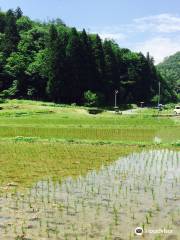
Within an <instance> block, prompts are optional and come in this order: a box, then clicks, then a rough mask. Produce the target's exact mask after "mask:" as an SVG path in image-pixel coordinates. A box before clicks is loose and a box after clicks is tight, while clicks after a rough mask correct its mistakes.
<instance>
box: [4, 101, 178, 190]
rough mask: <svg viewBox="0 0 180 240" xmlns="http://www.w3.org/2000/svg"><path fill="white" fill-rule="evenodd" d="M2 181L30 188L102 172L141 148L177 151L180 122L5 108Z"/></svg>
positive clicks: (38, 105) (43, 107)
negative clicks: (105, 166)
mask: <svg viewBox="0 0 180 240" xmlns="http://www.w3.org/2000/svg"><path fill="white" fill-rule="evenodd" d="M0 107H1V108H2V109H1V111H0V164H1V168H0V181H1V185H6V184H7V183H9V182H11V181H13V182H17V183H18V184H19V185H21V186H25V185H29V184H31V183H32V182H34V181H37V180H38V179H42V178H43V177H47V176H50V177H54V178H58V179H61V178H62V177H65V176H69V175H71V176H76V175H79V174H85V173H86V172H87V171H88V170H91V169H94V168H96V169H98V168H100V167H101V166H102V165H103V164H108V163H110V162H111V161H113V160H115V159H117V158H118V157H119V156H122V155H126V154H129V153H130V152H135V151H139V150H141V149H142V147H150V148H154V147H157V146H158V147H161V146H162V147H174V148H178V140H179V139H180V131H179V130H180V124H179V120H178V118H172V119H171V118H154V117H152V116H147V115H144V114H138V115H131V116H125V115H124V116H123V115H115V114H114V113H110V112H103V113H101V114H98V115H90V114H88V111H87V109H86V108H83V107H73V106H72V107H71V106H61V105H56V104H52V103H43V102H33V101H23V100H22V101H17V100H13V101H7V102H6V103H4V104H1V106H0Z"/></svg>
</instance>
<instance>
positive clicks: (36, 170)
mask: <svg viewBox="0 0 180 240" xmlns="http://www.w3.org/2000/svg"><path fill="white" fill-rule="evenodd" d="M140 149H141V148H140V147H138V146H131V147H129V146H119V145H92V144H64V143H49V142H47V143H26V142H21V143H12V142H8V143H7V142H4V143H3V142H1V143H0V165H1V168H0V181H1V184H0V185H3V186H5V185H6V184H7V183H9V182H11V181H13V182H16V183H18V184H19V185H20V186H21V187H22V186H23V187H24V186H28V185H31V184H32V183H33V182H36V181H38V180H39V179H43V178H46V177H52V178H54V179H58V180H61V179H62V178H64V177H66V176H78V175H84V174H85V173H87V171H89V170H92V169H98V168H100V167H101V166H102V165H107V164H109V163H111V162H112V161H113V160H115V159H117V158H118V157H120V156H124V155H127V154H129V153H131V152H132V151H139V150H140Z"/></svg>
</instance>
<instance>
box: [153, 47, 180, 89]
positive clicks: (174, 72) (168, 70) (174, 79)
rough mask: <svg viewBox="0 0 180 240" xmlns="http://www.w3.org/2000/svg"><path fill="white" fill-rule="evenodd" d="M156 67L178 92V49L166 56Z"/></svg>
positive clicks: (179, 56) (179, 84)
mask: <svg viewBox="0 0 180 240" xmlns="http://www.w3.org/2000/svg"><path fill="white" fill-rule="evenodd" d="M157 68H158V70H159V71H160V72H161V74H162V76H163V77H164V79H165V80H166V81H167V83H168V84H170V85H172V87H173V89H174V90H175V91H176V93H180V51H179V52H177V53H176V54H174V55H172V56H170V57H168V58H166V59H165V60H164V61H163V62H162V63H160V64H158V65H157Z"/></svg>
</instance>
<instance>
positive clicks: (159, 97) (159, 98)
mask: <svg viewBox="0 0 180 240" xmlns="http://www.w3.org/2000/svg"><path fill="white" fill-rule="evenodd" d="M160 100H161V82H159V96H158V106H159V104H160Z"/></svg>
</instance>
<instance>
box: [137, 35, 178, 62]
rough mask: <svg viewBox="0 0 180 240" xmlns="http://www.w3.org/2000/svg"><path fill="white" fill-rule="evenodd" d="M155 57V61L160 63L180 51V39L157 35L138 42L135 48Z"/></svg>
mask: <svg viewBox="0 0 180 240" xmlns="http://www.w3.org/2000/svg"><path fill="white" fill-rule="evenodd" d="M134 50H135V51H141V52H142V53H144V54H146V53H147V52H150V55H151V56H153V57H154V59H155V63H156V64H158V63H160V62H161V61H163V59H164V58H165V57H167V56H170V55H172V54H174V53H176V52H178V51H180V39H176V41H174V40H173V39H171V38H165V37H155V38H152V39H150V40H147V41H145V42H142V43H138V44H137V45H136V47H135V49H134Z"/></svg>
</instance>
